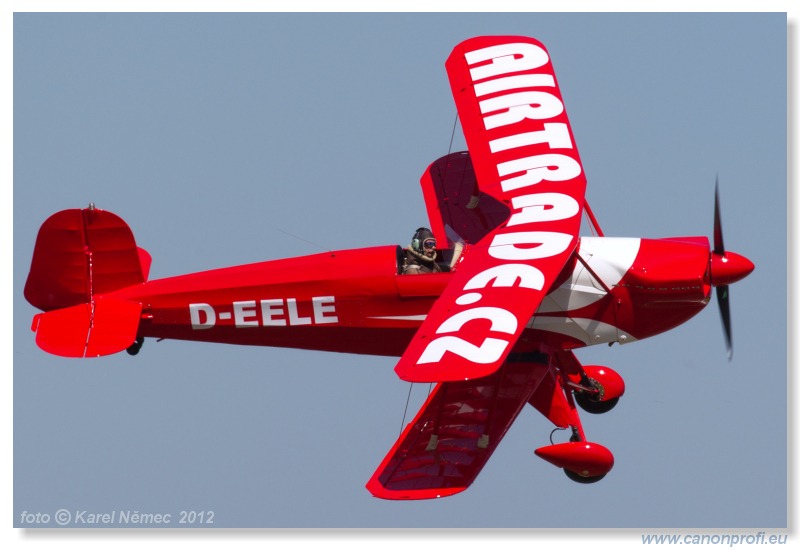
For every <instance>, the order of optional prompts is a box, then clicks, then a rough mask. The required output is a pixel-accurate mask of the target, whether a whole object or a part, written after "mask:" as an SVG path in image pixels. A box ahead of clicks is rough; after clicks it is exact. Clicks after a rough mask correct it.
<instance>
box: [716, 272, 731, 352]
mask: <svg viewBox="0 0 800 550" xmlns="http://www.w3.org/2000/svg"><path fill="white" fill-rule="evenodd" d="M716 290H717V304H718V305H719V314H720V316H721V317H722V328H723V330H724V331H725V346H726V347H727V349H728V361H730V360H731V359H733V337H732V335H731V304H730V294H729V293H728V285H723V286H718V287H717V289H716Z"/></svg>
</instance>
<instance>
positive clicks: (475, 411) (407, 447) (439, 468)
mask: <svg viewBox="0 0 800 550" xmlns="http://www.w3.org/2000/svg"><path fill="white" fill-rule="evenodd" d="M532 356H533V357H532ZM532 359H533V360H532ZM548 363H549V361H548V356H547V355H544V354H514V353H512V354H511V355H510V357H509V359H508V360H507V361H506V362H504V363H503V366H502V367H501V368H500V369H498V370H497V371H496V372H495V373H494V374H492V375H490V376H487V377H485V378H480V379H473V380H468V381H460V382H442V383H439V384H437V385H436V387H435V389H434V391H433V392H432V393H431V394H430V395H429V396H428V399H427V401H426V402H425V404H424V405H423V407H422V408H421V409H420V412H419V413H418V414H417V417H416V418H415V419H414V420H413V421H412V422H411V423H410V424H409V425H408V426H407V427H406V428H405V430H404V431H403V433H402V435H401V436H400V438H399V439H398V441H397V443H395V445H394V447H393V448H392V449H391V451H389V453H388V454H387V455H386V457H385V458H384V460H383V462H382V463H381V465H380V466H379V467H378V469H377V471H376V472H375V474H374V475H373V476H372V478H371V479H370V480H369V482H368V483H367V489H368V490H369V491H370V492H371V493H372V494H373V495H374V496H376V497H380V498H385V499H392V500H401V499H428V498H439V497H444V496H450V495H453V494H456V493H459V492H461V491H463V490H464V489H466V488H467V487H469V485H470V484H471V483H472V482H473V481H474V480H475V478H476V477H477V475H478V473H479V472H480V471H481V469H482V468H483V466H484V465H485V464H486V461H487V460H488V459H489V457H490V456H491V454H492V453H493V452H494V450H495V449H496V448H497V446H498V444H499V443H500V441H501V440H502V439H503V436H504V435H505V434H506V432H507V431H508V429H509V428H510V427H511V424H512V423H513V422H514V419H515V418H516V417H517V415H518V414H519V412H520V411H521V410H522V408H523V407H524V406H525V404H526V403H528V402H529V401H530V400H531V399H532V398H533V395H534V393H535V392H536V389H537V387H539V385H540V383H542V381H543V380H545V379H549V378H552V374H551V371H550V367H549V366H548ZM549 387H550V386H549V385H548V388H549ZM549 392H550V390H548V393H549Z"/></svg>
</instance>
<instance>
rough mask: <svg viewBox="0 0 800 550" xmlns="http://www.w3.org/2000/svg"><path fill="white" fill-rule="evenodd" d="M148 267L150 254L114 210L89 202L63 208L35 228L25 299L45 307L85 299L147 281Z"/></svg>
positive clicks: (46, 309) (80, 302) (39, 306)
mask: <svg viewBox="0 0 800 550" xmlns="http://www.w3.org/2000/svg"><path fill="white" fill-rule="evenodd" d="M149 267H150V255H149V254H148V253H147V252H146V251H145V250H144V249H141V248H139V247H137V246H136V241H135V240H134V238H133V233H132V232H131V230H130V228H129V227H128V224H127V223H125V222H124V221H123V220H122V218H120V217H119V216H117V215H116V214H113V213H111V212H108V211H105V210H100V209H99V208H95V207H94V206H93V205H90V206H89V208H85V209H71V210H62V211H61V212H57V213H56V214H53V215H52V216H50V217H49V218H48V219H47V220H46V221H45V222H44V223H43V224H42V227H41V228H40V229H39V235H38V236H37V238H36V247H35V248H34V250H33V259H32V260H31V269H30V272H29V273H28V280H27V281H26V283H25V291H24V293H25V298H26V299H27V300H28V302H29V303H30V304H31V305H32V306H34V307H36V308H39V309H41V310H43V311H51V310H54V309H61V308H65V307H71V306H75V305H78V304H85V303H87V302H91V301H92V299H93V297H94V296H96V295H100V294H105V293H107V292H113V291H114V290H119V289H121V288H125V287H127V286H132V285H136V284H140V283H143V282H145V281H146V280H147V275H148V271H149Z"/></svg>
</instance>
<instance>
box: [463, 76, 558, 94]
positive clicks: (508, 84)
mask: <svg viewBox="0 0 800 550" xmlns="http://www.w3.org/2000/svg"><path fill="white" fill-rule="evenodd" d="M555 85H556V80H555V79H554V78H553V75H550V74H518V75H514V76H506V77H503V78H495V79H494V80H489V81H487V82H480V83H478V84H475V96H476V97H482V96H485V95H489V94H493V93H496V92H504V91H506V90H515V89H518V88H540V87H542V86H548V87H551V88H552V87H555Z"/></svg>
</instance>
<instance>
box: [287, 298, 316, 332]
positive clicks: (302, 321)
mask: <svg viewBox="0 0 800 550" xmlns="http://www.w3.org/2000/svg"><path fill="white" fill-rule="evenodd" d="M286 310H287V311H288V312H289V324H290V325H310V324H311V317H300V316H299V315H298V314H297V300H295V299H294V298H287V299H286Z"/></svg>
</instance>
